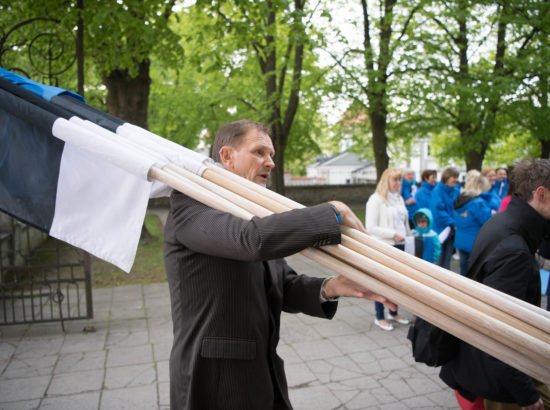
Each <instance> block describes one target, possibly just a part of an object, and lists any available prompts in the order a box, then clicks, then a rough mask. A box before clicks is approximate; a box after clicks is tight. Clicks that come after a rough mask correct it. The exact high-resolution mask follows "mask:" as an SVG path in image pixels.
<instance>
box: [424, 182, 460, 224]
mask: <svg viewBox="0 0 550 410" xmlns="http://www.w3.org/2000/svg"><path fill="white" fill-rule="evenodd" d="M457 196H458V191H457V190H456V189H455V187H450V186H447V185H445V184H444V183H443V182H438V183H437V184H436V185H435V188H434V189H433V191H432V197H431V199H430V211H432V215H433V218H434V231H436V232H437V233H438V234H439V233H441V231H442V230H443V229H445V228H446V227H447V226H451V227H454V226H455V218H454V207H453V204H454V202H455V199H456V197H457Z"/></svg>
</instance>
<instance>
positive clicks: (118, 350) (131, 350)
mask: <svg viewBox="0 0 550 410" xmlns="http://www.w3.org/2000/svg"><path fill="white" fill-rule="evenodd" d="M152 361H153V352H152V347H151V345H149V344H147V345H141V346H128V347H114V348H110V349H108V353H107V367H114V366H129V365H133V364H140V363H151V362H152Z"/></svg>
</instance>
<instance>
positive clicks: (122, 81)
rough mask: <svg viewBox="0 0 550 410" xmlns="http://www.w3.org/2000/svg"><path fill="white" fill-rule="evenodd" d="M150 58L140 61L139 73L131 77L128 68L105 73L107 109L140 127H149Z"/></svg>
mask: <svg viewBox="0 0 550 410" xmlns="http://www.w3.org/2000/svg"><path fill="white" fill-rule="evenodd" d="M149 65H150V62H149V60H144V61H142V62H140V63H138V74H137V75H136V76H135V77H131V76H130V73H129V71H128V70H127V69H117V70H113V71H111V72H110V73H109V74H108V75H107V74H104V75H103V83H104V84H105V85H106V86H107V101H106V104H107V109H108V110H109V113H110V114H111V115H114V116H115V117H118V118H120V119H121V120H124V121H127V122H129V123H131V124H134V125H137V126H139V127H142V128H145V129H147V128H148V122H147V112H148V105H149V91H150V87H151V77H150V76H149Z"/></svg>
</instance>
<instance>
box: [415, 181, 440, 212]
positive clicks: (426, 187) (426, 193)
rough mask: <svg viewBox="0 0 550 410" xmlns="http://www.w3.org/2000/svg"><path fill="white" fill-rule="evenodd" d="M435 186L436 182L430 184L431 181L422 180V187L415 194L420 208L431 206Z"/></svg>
mask: <svg viewBox="0 0 550 410" xmlns="http://www.w3.org/2000/svg"><path fill="white" fill-rule="evenodd" d="M434 188H435V184H430V183H429V182H426V181H422V184H421V185H420V189H419V190H418V191H416V194H415V195H414V199H416V205H417V206H418V209H420V208H429V207H430V198H431V197H432V191H433V189H434ZM409 215H410V214H409Z"/></svg>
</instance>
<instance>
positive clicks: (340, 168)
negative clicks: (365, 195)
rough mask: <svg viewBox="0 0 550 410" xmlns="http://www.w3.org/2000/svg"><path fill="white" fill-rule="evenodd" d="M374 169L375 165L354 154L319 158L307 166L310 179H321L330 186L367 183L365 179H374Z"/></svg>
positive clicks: (347, 153) (348, 153)
mask: <svg viewBox="0 0 550 410" xmlns="http://www.w3.org/2000/svg"><path fill="white" fill-rule="evenodd" d="M372 169H374V165H373V164H372V163H371V162H368V161H365V160H363V159H361V157H360V156H359V155H358V154H355V153H353V152H342V153H339V154H336V155H333V156H330V157H318V158H317V161H316V162H314V163H313V164H309V165H306V172H307V177H308V178H309V179H320V180H323V181H325V182H324V183H326V184H328V185H343V184H352V183H358V182H365V179H368V178H370V177H372ZM358 179H360V180H358ZM374 180H376V169H374Z"/></svg>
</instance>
